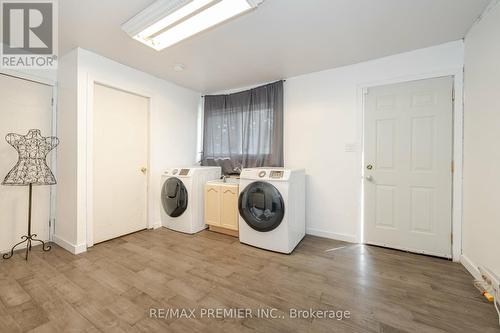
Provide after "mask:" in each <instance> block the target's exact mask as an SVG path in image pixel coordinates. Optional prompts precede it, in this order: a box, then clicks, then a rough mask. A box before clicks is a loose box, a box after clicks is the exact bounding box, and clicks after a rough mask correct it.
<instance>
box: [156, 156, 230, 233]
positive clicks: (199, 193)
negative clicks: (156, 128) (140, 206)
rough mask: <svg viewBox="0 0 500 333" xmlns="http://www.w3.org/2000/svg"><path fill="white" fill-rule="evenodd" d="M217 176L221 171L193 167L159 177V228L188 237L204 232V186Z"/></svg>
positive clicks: (213, 168) (172, 170) (172, 171)
mask: <svg viewBox="0 0 500 333" xmlns="http://www.w3.org/2000/svg"><path fill="white" fill-rule="evenodd" d="M220 176H221V168H220V167H200V166H196V167H188V168H173V169H169V170H167V171H165V172H164V174H163V175H162V177H161V182H162V187H161V220H162V225H163V226H164V227H166V228H168V229H171V230H175V231H180V232H184V233H188V234H194V233H197V232H199V231H202V230H204V229H205V228H206V225H205V222H204V221H205V218H204V186H205V183H206V182H207V181H209V180H215V179H219V178H220Z"/></svg>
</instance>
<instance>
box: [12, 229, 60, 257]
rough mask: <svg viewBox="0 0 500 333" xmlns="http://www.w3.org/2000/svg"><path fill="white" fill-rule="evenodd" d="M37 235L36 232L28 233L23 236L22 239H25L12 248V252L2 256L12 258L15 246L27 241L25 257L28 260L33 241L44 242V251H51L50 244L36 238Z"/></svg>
mask: <svg viewBox="0 0 500 333" xmlns="http://www.w3.org/2000/svg"><path fill="white" fill-rule="evenodd" d="M35 237H36V234H33V235H28V236H22V237H21V239H24V240H23V241H22V242H19V243H17V244H16V245H14V246H13V247H12V249H11V250H10V253H5V254H4V255H3V256H2V257H3V258H4V259H10V258H12V256H13V255H14V250H15V248H16V247H18V246H19V245H21V244H24V243H27V244H26V257H25V259H26V260H28V255H29V253H30V251H31V242H39V243H42V250H43V251H44V252H47V251H50V249H51V248H52V247H51V246H50V245H46V244H45V242H44V241H42V240H40V239H36V238H35Z"/></svg>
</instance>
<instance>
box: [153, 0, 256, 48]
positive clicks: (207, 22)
mask: <svg viewBox="0 0 500 333" xmlns="http://www.w3.org/2000/svg"><path fill="white" fill-rule="evenodd" d="M251 8H252V7H250V5H249V4H248V2H247V1H246V0H222V1H221V2H219V3H217V4H216V5H214V6H212V7H209V8H208V9H206V10H204V11H202V12H200V13H198V14H196V15H195V16H193V17H191V18H189V19H187V20H186V21H183V22H181V23H179V24H178V25H175V26H173V27H172V28H171V29H168V30H166V31H165V32H163V33H161V34H159V35H158V36H156V37H154V38H153V39H152V44H153V46H154V47H155V49H157V50H162V49H164V48H166V47H169V46H172V45H174V44H177V43H178V42H180V41H181V40H184V39H186V38H188V37H191V36H193V35H196V34H197V33H200V32H202V31H204V30H206V29H208V28H210V27H213V26H215V25H217V24H219V23H221V22H224V21H226V20H228V19H230V18H231V17H234V16H236V15H238V14H241V13H243V12H245V11H247V10H249V9H251Z"/></svg>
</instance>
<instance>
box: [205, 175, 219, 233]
mask: <svg viewBox="0 0 500 333" xmlns="http://www.w3.org/2000/svg"><path fill="white" fill-rule="evenodd" d="M220 219H221V216H220V186H218V185H206V186H205V223H206V224H209V225H214V226H220Z"/></svg>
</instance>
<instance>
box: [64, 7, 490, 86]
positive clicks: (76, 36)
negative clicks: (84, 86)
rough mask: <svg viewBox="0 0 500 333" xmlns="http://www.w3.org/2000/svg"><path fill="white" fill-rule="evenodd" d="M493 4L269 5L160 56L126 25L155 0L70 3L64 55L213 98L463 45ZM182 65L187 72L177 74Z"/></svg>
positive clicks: (67, 9) (169, 49)
mask: <svg viewBox="0 0 500 333" xmlns="http://www.w3.org/2000/svg"><path fill="white" fill-rule="evenodd" d="M489 1H490V0H266V1H265V2H264V4H262V5H261V6H260V7H259V8H258V9H257V10H255V11H253V12H251V13H249V14H247V15H243V16H241V17H238V18H235V19H233V20H231V21H229V22H226V23H225V24H223V25H220V26H218V27H215V28H213V29H211V30H209V31H206V32H203V33H201V34H199V35H197V36H195V37H192V38H191V39H188V40H186V41H183V42H181V43H180V44H178V45H176V46H173V47H171V48H167V49H165V50H163V51H160V52H157V51H155V50H153V49H150V48H148V47H147V46H145V45H143V44H141V43H139V42H137V41H134V40H132V39H131V38H130V37H128V36H127V35H126V34H125V32H123V31H122V30H121V27H120V26H121V24H122V23H124V22H125V21H127V20H128V19H129V18H131V17H132V16H134V15H135V14H137V13H138V12H139V11H141V10H142V9H144V8H145V7H147V6H148V5H150V4H151V3H153V2H154V0H127V1H124V0H105V1H103V0H63V1H60V2H59V6H60V18H59V35H60V44H59V45H60V54H61V55H63V54H64V53H66V52H67V51H69V50H70V49H72V48H74V47H77V46H80V47H82V48H85V49H88V50H91V51H94V52H96V53H99V54H101V55H103V56H106V57H108V58H111V59H113V60H116V61H118V62H121V63H123V64H125V65H128V66H131V67H134V68H137V69H140V70H142V71H144V72H147V73H150V74H153V75H155V76H158V77H161V78H164V79H166V80H169V81H173V82H175V83H177V84H179V85H182V86H185V87H188V88H192V89H194V90H197V91H200V92H204V93H206V92H214V91H219V90H225V89H231V88H237V87H242V86H249V85H252V84H256V83H261V82H270V81H273V80H278V79H281V78H287V77H291V76H296V75H299V74H304V73H310V72H314V71H318V70H323V69H327V68H333V67H338V66H343V65H348V64H353V63H358V62H361V61H366V60H370V59H375V58H379V57H382V56H386V55H391V54H396V53H400V52H405V51H409V50H414V49H418V48H422V47H427V46H432V45H436V44H440V43H443V42H447V41H452V40H457V39H460V38H463V37H464V35H465V33H466V32H467V30H468V29H469V28H470V26H471V25H472V24H473V22H474V20H475V19H476V18H477V17H478V16H479V15H480V14H481V12H482V11H483V9H484V8H485V7H486V6H487V4H488V3H489ZM176 63H182V64H184V65H185V66H186V68H185V70H184V71H182V72H175V71H174V69H173V67H174V64H176Z"/></svg>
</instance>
